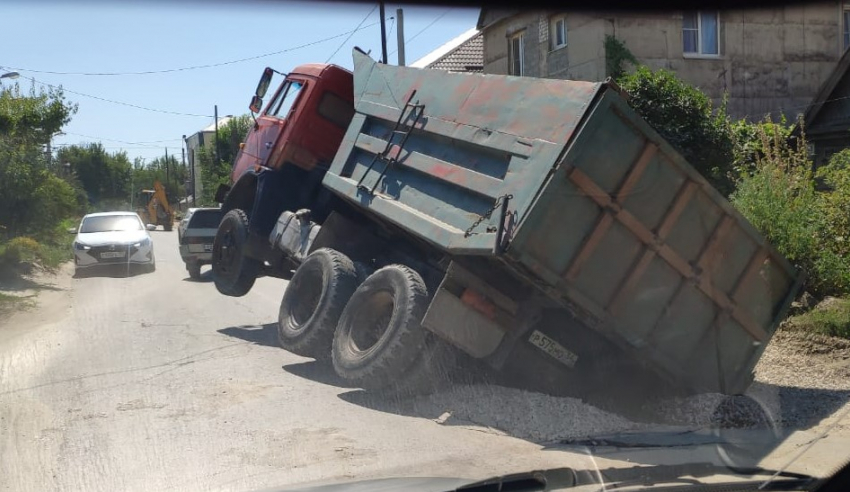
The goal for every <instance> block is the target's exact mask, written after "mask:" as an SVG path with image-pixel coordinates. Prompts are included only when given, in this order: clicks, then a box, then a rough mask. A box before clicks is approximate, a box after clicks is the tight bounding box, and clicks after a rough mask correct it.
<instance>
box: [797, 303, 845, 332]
mask: <svg viewBox="0 0 850 492" xmlns="http://www.w3.org/2000/svg"><path fill="white" fill-rule="evenodd" d="M788 323H789V324H790V325H792V326H794V327H795V328H798V329H801V330H803V331H806V332H811V333H820V334H822V335H829V336H833V337H840V338H846V339H850V299H838V298H832V299H831V300H830V301H829V302H823V303H821V304H819V305H818V306H816V307H815V308H814V309H812V310H811V311H809V312H806V313H803V314H800V315H798V316H793V317H791V318H789V319H788Z"/></svg>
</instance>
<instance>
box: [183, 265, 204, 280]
mask: <svg viewBox="0 0 850 492" xmlns="http://www.w3.org/2000/svg"><path fill="white" fill-rule="evenodd" d="M186 270H189V278H191V279H192V280H198V279H200V278H201V264H200V263H197V262H192V263H187V264H186Z"/></svg>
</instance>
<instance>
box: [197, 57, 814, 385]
mask: <svg viewBox="0 0 850 492" xmlns="http://www.w3.org/2000/svg"><path fill="white" fill-rule="evenodd" d="M353 56H354V72H353V74H352V73H350V72H348V71H347V70H345V69H343V68H341V67H337V66H333V65H304V66H301V67H297V68H296V69H294V70H293V71H292V72H290V73H289V74H288V75H287V76H286V79H285V80H284V81H283V82H282V84H281V86H280V88H279V89H278V91H277V92H276V93H275V95H274V96H273V98H272V100H271V101H270V102H269V104H268V105H267V106H266V108H265V109H264V110H262V99H261V98H262V97H263V96H264V95H265V91H266V88H268V86H269V81H270V77H271V75H272V71H271V69H267V70H266V72H265V73H264V75H263V78H262V79H261V82H260V85H259V86H258V90H257V94H256V95H255V97H254V99H253V101H252V104H251V107H252V110H253V111H255V112H258V113H260V115H259V117H258V118H257V120H256V122H257V123H256V125H255V127H254V130H253V131H252V132H251V133H250V134H249V136H248V138H247V139H246V142H245V144H244V146H243V148H242V150H241V152H240V153H239V155H238V156H237V159H236V162H235V164H234V170H233V176H232V186H229V187H223V188H221V189H220V190H219V194H218V196H219V201H221V202H223V204H222V207H223V210H224V212H225V213H226V215H225V216H224V218H223V220H222V222H221V224H220V226H219V230H218V234H217V237H216V240H215V245H214V247H213V250H214V251H213V256H214V259H213V275H214V279H215V283H216V287H217V288H218V290H219V291H220V292H222V293H223V294H226V295H232V296H240V295H244V294H245V293H246V292H247V291H248V290H250V288H251V286H252V285H253V282H254V278H256V277H257V276H259V275H273V276H278V277H282V278H289V275H290V274H291V272H292V270H294V274H292V276H291V279H290V283H289V285H288V287H287V288H286V290H285V292H284V294H283V299H282V302H281V306H280V317H279V330H278V331H279V335H280V341H281V345H282V346H283V347H284V348H286V349H288V350H290V351H292V352H295V353H297V354H300V355H305V356H310V357H316V358H319V359H331V360H332V362H333V366H334V368H335V370H336V372H337V373H338V374H339V375H340V376H341V377H343V378H346V379H348V380H351V381H353V382H354V383H356V384H357V385H359V386H361V387H364V388H368V389H375V388H385V387H388V386H392V387H397V388H405V387H408V386H410V387H416V386H419V385H421V384H422V383H423V382H424V381H429V380H433V379H435V378H436V376H437V375H439V374H442V373H443V372H444V369H446V366H448V365H449V364H451V363H452V361H453V360H455V361H456V360H457V356H458V355H460V356H461V358H466V357H471V358H475V359H479V360H480V361H483V362H486V363H487V364H488V365H490V366H491V367H493V368H495V369H499V370H502V371H503V372H504V373H506V374H507V375H509V376H511V377H516V378H521V379H523V380H525V381H529V382H532V383H533V386H534V387H536V388H541V389H544V390H551V391H559V390H560V389H563V390H565V392H567V393H578V394H581V393H586V392H590V391H594V390H595V389H599V388H610V387H611V386H612V384H611V383H612V382H619V383H623V384H624V385H632V384H635V382H636V381H638V380H639V381H640V382H641V383H645V386H659V385H661V386H665V387H668V388H671V389H674V390H675V391H677V392H681V393H699V392H721V393H724V394H730V395H734V394H740V393H742V392H743V391H744V390H745V389H746V388H747V387H748V386H749V384H750V383H751V381H752V379H753V374H752V371H753V367H754V366H755V364H756V362H757V361H758V359H759V357H760V355H761V354H762V352H763V350H764V349H765V346H766V344H767V343H768V341H769V340H770V338H771V336H772V334H773V333H774V331H775V330H776V328H777V326H778V324H779V322H780V321H781V320H782V319H783V318H784V316H785V314H786V312H787V310H788V308H789V306H790V304H791V302H792V300H793V299H794V297H795V295H796V293H797V292H798V291H799V288H800V284H801V280H802V274H801V273H800V272H798V271H797V270H796V269H795V268H794V267H793V266H792V265H791V264H789V263H788V261H786V259H784V258H783V257H782V256H781V255H779V254H778V253H777V252H776V251H775V250H774V249H773V248H772V247H771V246H770V245H769V244H767V243H766V242H765V240H764V238H763V237H762V236H761V235H760V234H759V233H758V232H757V231H756V230H755V229H754V228H753V227H752V226H751V224H749V223H748V222H747V220H746V219H744V218H743V217H742V216H741V215H740V214H739V213H738V212H737V211H736V210H735V209H734V208H733V207H732V206H731V205H730V204H729V203H728V202H727V201H726V199H725V198H724V197H723V196H721V195H720V194H719V193H717V191H716V190H715V189H714V188H712V187H711V185H709V184H708V182H707V181H706V180H705V179H704V178H703V177H702V176H701V175H699V174H698V173H697V172H696V171H695V170H694V169H693V168H692V167H691V166H690V165H689V164H688V163H687V162H686V161H685V160H684V159H683V158H682V156H681V155H680V154H679V153H678V152H677V151H676V150H674V149H673V148H672V147H671V146H670V144H668V143H667V142H666V141H665V140H664V139H662V138H661V137H660V136H659V134H658V133H657V132H656V131H654V130H653V128H651V127H650V126H649V125H648V124H647V123H646V122H645V121H644V120H643V119H642V118H641V117H640V116H638V115H637V114H636V113H635V111H633V110H632V108H631V107H630V106H629V104H628V102H627V96H626V95H625V94H623V93H622V91H621V90H620V89H619V88H618V87H617V86H616V85H614V84H613V83H610V82H604V83H595V82H579V81H567V80H546V79H536V78H525V77H514V76H502V75H482V74H455V73H447V72H443V71H438V70H427V69H415V68H407V67H397V66H389V65H383V64H379V63H377V62H375V61H374V60H372V59H371V58H369V57H368V56H367V55H366V54H364V53H363V52H362V51H360V50H357V49H355V50H354V53H353ZM349 91H350V92H349ZM463 354H465V356H464V355H463Z"/></svg>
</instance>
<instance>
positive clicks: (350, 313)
mask: <svg viewBox="0 0 850 492" xmlns="http://www.w3.org/2000/svg"><path fill="white" fill-rule="evenodd" d="M429 301H430V297H429V295H428V289H427V287H426V286H425V282H424V281H423V280H422V277H421V276H420V275H419V274H418V273H417V272H416V271H414V270H413V269H411V268H409V267H406V266H404V265H390V266H387V267H384V268H381V269H380V270H378V271H376V272H375V273H373V274H372V275H370V276H369V277H368V278H367V279H366V280H365V281H364V282H363V283H362V284H360V286H359V287H358V288H357V290H356V291H355V292H354V295H352V296H351V299H350V300H349V301H348V304H347V305H346V306H345V309H344V310H343V312H342V315H341V316H340V320H339V324H338V325H337V329H336V332H335V334H334V340H333V350H332V356H333V365H334V369H335V370H336V373H337V374H338V375H339V376H340V377H342V378H343V379H346V380H349V381H352V382H354V383H355V384H357V385H359V386H361V387H363V388H366V389H372V390H382V391H386V390H389V391H393V392H401V393H427V392H429V391H432V390H435V389H437V388H438V387H439V385H440V383H441V382H443V381H445V380H446V378H445V377H444V376H446V375H448V372H449V369H450V368H451V367H452V366H453V365H454V355H455V354H454V352H453V351H452V350H450V347H449V346H448V345H447V344H446V343H445V342H443V341H442V340H440V339H438V338H436V337H435V336H433V335H432V334H430V333H429V332H427V331H426V330H425V329H424V328H423V327H422V325H421V322H422V318H423V317H424V316H425V311H426V310H427V308H428V304H429Z"/></svg>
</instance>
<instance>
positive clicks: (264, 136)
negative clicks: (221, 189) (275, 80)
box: [231, 79, 304, 183]
mask: <svg viewBox="0 0 850 492" xmlns="http://www.w3.org/2000/svg"><path fill="white" fill-rule="evenodd" d="M303 88H304V82H302V81H299V80H293V79H287V80H285V81H284V82H283V84H281V85H280V87H279V88H278V90H277V92H276V93H275V95H274V97H273V98H272V100H271V101H270V102H269V104H268V106H266V110H265V111H264V112H263V114H261V115H260V116H259V117H258V118H257V123H256V125H255V127H254V129H253V131H251V132H250V133H248V136H247V138H246V140H245V148H244V149H242V151H241V152H240V153H239V161H238V162H237V164H236V166H235V167H234V169H233V175H232V176H231V178H232V180H233V182H234V183H235V182H236V181H237V180H238V179H239V177H240V176H241V175H242V173H244V172H245V171H247V170H248V169H252V168H253V167H254V166H257V165H260V166H267V165H268V160H269V156H270V155H271V154H272V152H273V151H274V150H275V147H276V146H277V145H278V140H279V139H280V136H281V135H282V134H283V132H284V130H285V129H286V122H287V119H288V116H289V113H290V110H291V109H292V107H293V106H294V104H295V101H296V100H297V99H298V96H299V94H300V93H301V90H302V89H303Z"/></svg>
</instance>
